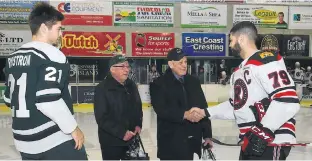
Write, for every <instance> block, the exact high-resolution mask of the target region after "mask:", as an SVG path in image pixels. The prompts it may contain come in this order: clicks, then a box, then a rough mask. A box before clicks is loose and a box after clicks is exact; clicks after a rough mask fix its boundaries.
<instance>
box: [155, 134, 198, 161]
mask: <svg viewBox="0 0 312 161" xmlns="http://www.w3.org/2000/svg"><path fill="white" fill-rule="evenodd" d="M195 143H196V141H195V140H194V139H193V138H189V139H187V141H186V144H185V146H183V147H179V148H178V149H172V150H173V151H174V152H172V153H171V155H166V156H161V157H159V160H193V159H194V153H196V151H195V149H196V147H195V146H196V144H195ZM198 155H199V154H198ZM199 156H200V155H199Z"/></svg>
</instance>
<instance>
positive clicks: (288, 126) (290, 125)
mask: <svg viewBox="0 0 312 161" xmlns="http://www.w3.org/2000/svg"><path fill="white" fill-rule="evenodd" d="M281 129H290V130H292V131H296V128H295V126H294V125H293V124H290V123H285V124H284V125H282V127H281Z"/></svg>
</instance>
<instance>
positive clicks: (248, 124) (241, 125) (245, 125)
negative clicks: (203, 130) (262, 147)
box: [237, 121, 257, 128]
mask: <svg viewBox="0 0 312 161" xmlns="http://www.w3.org/2000/svg"><path fill="white" fill-rule="evenodd" d="M256 123H257V122H256V121H252V122H245V123H241V124H238V125H237V126H238V127H239V128H243V127H247V126H249V127H251V126H253V125H255V124H256Z"/></svg>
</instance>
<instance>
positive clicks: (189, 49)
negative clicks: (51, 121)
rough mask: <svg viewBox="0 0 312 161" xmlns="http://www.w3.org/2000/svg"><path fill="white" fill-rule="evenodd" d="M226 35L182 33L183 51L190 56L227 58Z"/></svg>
mask: <svg viewBox="0 0 312 161" xmlns="http://www.w3.org/2000/svg"><path fill="white" fill-rule="evenodd" d="M225 43H226V35H225V34H211V33H182V49H183V51H184V52H186V54H187V55H188V56H225V53H226V49H225V46H226V44H225Z"/></svg>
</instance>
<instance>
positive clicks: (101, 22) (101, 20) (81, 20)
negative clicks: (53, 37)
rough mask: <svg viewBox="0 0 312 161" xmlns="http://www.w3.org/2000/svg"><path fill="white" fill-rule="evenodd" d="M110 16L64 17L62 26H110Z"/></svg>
mask: <svg viewBox="0 0 312 161" xmlns="http://www.w3.org/2000/svg"><path fill="white" fill-rule="evenodd" d="M112 24H113V20H112V16H106V15H103V16H100V15H65V19H64V21H62V25H92V26H112Z"/></svg>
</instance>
